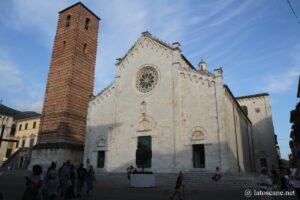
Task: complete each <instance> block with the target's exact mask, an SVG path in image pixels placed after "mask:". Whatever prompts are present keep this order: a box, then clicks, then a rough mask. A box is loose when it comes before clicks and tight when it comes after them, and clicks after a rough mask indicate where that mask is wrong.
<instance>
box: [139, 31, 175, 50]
mask: <svg viewBox="0 0 300 200" xmlns="http://www.w3.org/2000/svg"><path fill="white" fill-rule="evenodd" d="M142 35H143V36H146V37H148V38H151V39H152V40H154V41H155V42H157V43H159V44H161V45H163V46H165V47H167V48H169V49H171V50H174V49H175V48H174V47H172V45H170V44H169V43H167V42H166V41H163V40H161V39H159V38H157V37H155V36H153V35H152V34H151V33H149V31H145V32H142Z"/></svg>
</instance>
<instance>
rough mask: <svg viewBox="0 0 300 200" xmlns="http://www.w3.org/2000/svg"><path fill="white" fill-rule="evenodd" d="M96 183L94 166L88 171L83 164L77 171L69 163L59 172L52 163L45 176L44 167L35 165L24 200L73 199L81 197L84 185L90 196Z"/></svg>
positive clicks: (27, 178) (64, 164)
mask: <svg viewBox="0 0 300 200" xmlns="http://www.w3.org/2000/svg"><path fill="white" fill-rule="evenodd" d="M95 181H96V178H95V172H94V169H93V166H89V167H88V170H87V169H86V168H84V166H83V164H82V163H81V164H80V166H79V167H78V168H77V169H75V166H74V165H73V164H71V162H70V161H67V162H65V163H63V165H62V166H61V167H60V168H58V170H57V169H56V163H55V162H52V163H51V165H50V167H49V168H48V170H47V172H46V173H45V174H44V175H43V169H42V167H41V166H40V165H34V166H33V168H32V174H31V175H30V176H29V177H26V189H25V191H24V194H23V200H57V199H63V200H68V199H73V198H75V197H81V192H82V189H83V187H84V185H86V195H87V196H88V195H89V193H90V191H91V190H92V189H93V184H94V182H95ZM76 186H77V187H76ZM75 193H76V194H75Z"/></svg>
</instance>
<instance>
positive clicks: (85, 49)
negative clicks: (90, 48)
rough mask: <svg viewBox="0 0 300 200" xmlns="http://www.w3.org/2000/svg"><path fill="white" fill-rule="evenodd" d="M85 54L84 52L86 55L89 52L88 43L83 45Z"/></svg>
mask: <svg viewBox="0 0 300 200" xmlns="http://www.w3.org/2000/svg"><path fill="white" fill-rule="evenodd" d="M83 52H84V53H86V52H87V44H86V43H84V45H83Z"/></svg>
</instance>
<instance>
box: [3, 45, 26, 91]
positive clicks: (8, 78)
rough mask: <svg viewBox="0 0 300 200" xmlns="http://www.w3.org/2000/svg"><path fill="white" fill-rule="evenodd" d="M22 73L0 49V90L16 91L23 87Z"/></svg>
mask: <svg viewBox="0 0 300 200" xmlns="http://www.w3.org/2000/svg"><path fill="white" fill-rule="evenodd" d="M21 76H22V74H21V72H20V71H19V69H18V68H17V66H16V65H15V64H14V63H13V62H11V61H10V60H9V59H8V58H7V57H6V56H5V55H4V52H3V51H0V92H1V93H2V92H3V93H16V92H19V91H20V90H22V89H23V80H22V77H21Z"/></svg>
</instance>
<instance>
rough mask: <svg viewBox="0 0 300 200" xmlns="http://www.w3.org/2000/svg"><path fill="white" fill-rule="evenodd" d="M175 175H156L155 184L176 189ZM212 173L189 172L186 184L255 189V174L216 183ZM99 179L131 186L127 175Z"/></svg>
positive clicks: (227, 176)
mask: <svg viewBox="0 0 300 200" xmlns="http://www.w3.org/2000/svg"><path fill="white" fill-rule="evenodd" d="M177 175H178V174H175V173H156V174H155V182H156V185H157V186H168V187H174V185H175V183H176V179H177ZM212 175H213V174H212V173H207V172H195V173H194V172H189V173H185V174H184V183H185V185H187V186H189V187H190V186H193V187H203V186H205V187H207V186H211V187H220V188H221V187H232V188H250V187H254V186H255V185H256V184H255V180H256V179H255V174H245V175H241V174H224V175H223V176H222V178H221V179H220V180H219V181H218V182H215V181H213V180H212V179H211V177H212ZM97 179H99V181H103V182H109V183H114V184H119V185H124V184H125V185H129V180H128V179H127V174H126V173H98V174H97Z"/></svg>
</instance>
